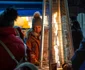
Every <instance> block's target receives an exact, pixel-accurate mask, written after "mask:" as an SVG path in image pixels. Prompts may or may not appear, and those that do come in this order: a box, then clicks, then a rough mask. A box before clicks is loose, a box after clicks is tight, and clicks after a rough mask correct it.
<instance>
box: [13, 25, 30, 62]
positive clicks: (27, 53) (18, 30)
mask: <svg viewBox="0 0 85 70" xmlns="http://www.w3.org/2000/svg"><path fill="white" fill-rule="evenodd" d="M14 29H15V32H16V37H17V38H19V39H21V41H22V42H23V43H24V48H25V59H24V60H25V61H30V50H29V48H27V45H26V44H25V42H24V34H23V32H22V29H21V28H20V27H19V26H14Z"/></svg>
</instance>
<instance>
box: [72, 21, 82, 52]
mask: <svg viewBox="0 0 85 70" xmlns="http://www.w3.org/2000/svg"><path fill="white" fill-rule="evenodd" d="M71 30H72V39H73V48H74V52H75V51H76V50H77V49H78V48H79V45H80V42H81V41H82V39H83V34H82V30H81V27H80V24H79V22H78V21H77V20H75V21H73V22H72V26H71Z"/></svg>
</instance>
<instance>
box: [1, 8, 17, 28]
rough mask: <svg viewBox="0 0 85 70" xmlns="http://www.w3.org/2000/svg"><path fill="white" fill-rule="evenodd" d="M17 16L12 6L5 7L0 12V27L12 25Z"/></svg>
mask: <svg viewBox="0 0 85 70" xmlns="http://www.w3.org/2000/svg"><path fill="white" fill-rule="evenodd" d="M17 16H18V13H17V10H16V9H15V8H14V7H9V8H6V9H5V10H4V11H3V12H1V13H0V27H8V26H13V25H14V20H16V18H17ZM12 22H13V23H12Z"/></svg>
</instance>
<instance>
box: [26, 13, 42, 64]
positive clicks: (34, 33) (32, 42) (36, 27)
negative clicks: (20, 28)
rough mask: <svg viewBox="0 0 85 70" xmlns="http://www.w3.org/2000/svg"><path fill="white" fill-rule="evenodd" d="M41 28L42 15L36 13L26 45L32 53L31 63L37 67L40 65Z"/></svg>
mask: <svg viewBox="0 0 85 70" xmlns="http://www.w3.org/2000/svg"><path fill="white" fill-rule="evenodd" d="M41 28H42V19H41V18H40V13H39V12H35V13H34V16H33V20H32V29H30V30H29V32H28V38H27V41H26V44H27V46H28V47H29V49H30V51H31V53H30V54H31V58H30V60H31V61H30V62H31V63H33V64H35V65H37V64H39V52H40V36H41Z"/></svg>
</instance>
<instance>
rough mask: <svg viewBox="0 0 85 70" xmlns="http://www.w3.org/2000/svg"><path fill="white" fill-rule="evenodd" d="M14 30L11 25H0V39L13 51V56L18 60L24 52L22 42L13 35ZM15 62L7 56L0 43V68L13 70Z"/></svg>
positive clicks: (1, 69)
mask: <svg viewBox="0 0 85 70" xmlns="http://www.w3.org/2000/svg"><path fill="white" fill-rule="evenodd" d="M15 35H16V34H15V30H14V28H12V27H3V28H1V27H0V40H1V41H2V42H4V44H5V45H6V46H7V47H8V49H9V50H10V51H11V52H12V53H13V55H14V56H15V58H16V59H17V60H18V61H20V60H21V59H22V58H23V57H24V54H25V51H24V44H23V42H22V41H21V40H20V39H19V38H17V37H16V36H15ZM15 66H16V62H15V61H14V60H13V59H12V58H11V57H10V56H9V54H8V52H7V51H6V50H5V49H4V47H3V46H2V45H1V44H0V70H13V69H14V68H15Z"/></svg>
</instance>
